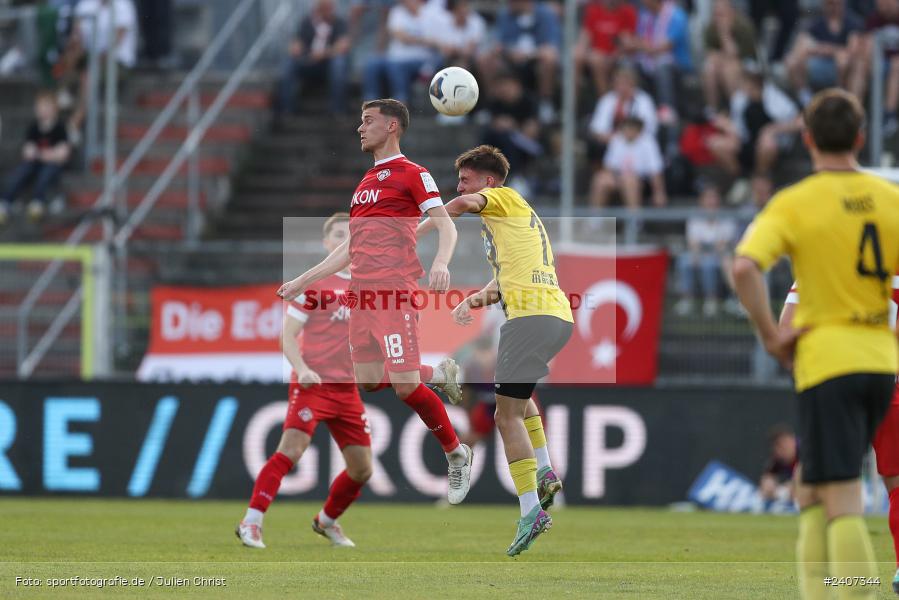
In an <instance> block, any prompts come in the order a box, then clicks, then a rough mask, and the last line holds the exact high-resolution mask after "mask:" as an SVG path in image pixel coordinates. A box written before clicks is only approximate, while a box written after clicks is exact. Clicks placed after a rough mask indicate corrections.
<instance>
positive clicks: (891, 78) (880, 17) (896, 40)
mask: <svg viewBox="0 0 899 600" xmlns="http://www.w3.org/2000/svg"><path fill="white" fill-rule="evenodd" d="M865 31H866V32H867V34H866V35H865V37H864V40H863V42H862V49H861V51H860V53H859V57H860V60H859V62H858V65H857V66H856V68H854V69H852V71H853V75H854V77H853V81H852V84H851V89H852V91H853V92H854V93H855V94H856V95H857V96H858V97H859V98H863V97H864V93H865V89H866V88H867V84H868V78H869V77H871V57H872V56H873V54H874V39H873V37H874V35H880V36H881V40H882V42H883V51H884V62H885V63H886V66H887V69H886V73H887V82H886V98H885V100H884V112H885V115H884V117H885V118H884V126H883V129H884V134H885V135H887V136H892V135H894V134H895V133H896V132H897V131H899V120H897V116H896V111H897V109H899V0H877V4H876V9H875V11H874V12H873V13H872V14H870V15H868V18H867V19H866V21H865Z"/></svg>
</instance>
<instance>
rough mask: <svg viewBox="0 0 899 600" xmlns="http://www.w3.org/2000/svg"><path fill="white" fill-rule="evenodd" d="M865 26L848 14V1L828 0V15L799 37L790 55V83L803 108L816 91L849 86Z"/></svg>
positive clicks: (825, 0)
mask: <svg viewBox="0 0 899 600" xmlns="http://www.w3.org/2000/svg"><path fill="white" fill-rule="evenodd" d="M863 27H864V24H863V23H862V22H861V20H860V19H858V18H856V17H855V16H854V15H852V14H851V13H849V12H847V11H846V3H845V0H824V12H823V14H821V15H820V16H818V17H816V18H815V19H813V20H812V21H811V22H810V23H809V25H808V28H807V29H806V30H805V31H803V32H801V33H800V34H799V35H798V37H797V38H796V43H795V44H794V45H793V49H792V50H791V51H790V53H789V55H788V56H787V60H786V65H787V72H788V73H789V76H790V83H791V85H792V86H793V89H795V90H796V91H797V92H798V94H799V100H800V102H801V103H802V105H803V106H805V105H806V104H808V103H809V101H810V100H811V98H812V91H813V90H814V91H817V90H822V89H824V88H828V87H832V86H840V87H848V86H849V69H850V67H851V66H852V64H853V63H854V62H855V61H856V60H857V57H858V55H859V49H860V47H861V41H862V38H861V32H862V29H863Z"/></svg>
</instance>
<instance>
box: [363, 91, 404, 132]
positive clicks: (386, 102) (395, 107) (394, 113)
mask: <svg viewBox="0 0 899 600" xmlns="http://www.w3.org/2000/svg"><path fill="white" fill-rule="evenodd" d="M369 108H377V109H378V110H380V111H381V114H382V115H386V116H388V117H394V118H395V119H396V120H397V121H399V124H400V129H401V130H402V131H403V132H405V131H406V130H407V129H409V109H408V108H406V105H405V104H403V103H402V102H400V101H399V100H394V99H393V98H381V99H379V100H369V101H368V102H363V103H362V110H363V111H365V110H368V109H369Z"/></svg>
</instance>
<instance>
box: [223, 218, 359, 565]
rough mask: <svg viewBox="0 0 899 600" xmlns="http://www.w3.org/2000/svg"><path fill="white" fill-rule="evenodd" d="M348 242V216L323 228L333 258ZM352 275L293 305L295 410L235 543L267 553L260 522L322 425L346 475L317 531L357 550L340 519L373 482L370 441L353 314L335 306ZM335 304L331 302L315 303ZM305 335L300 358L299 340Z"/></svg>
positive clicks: (291, 407) (286, 336)
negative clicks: (352, 336)
mask: <svg viewBox="0 0 899 600" xmlns="http://www.w3.org/2000/svg"><path fill="white" fill-rule="evenodd" d="M348 236H349V215H348V214H346V213H337V214H335V215H333V216H332V217H331V218H329V219H328V220H327V221H326V222H325V224H324V246H325V249H327V250H328V251H329V252H331V251H333V250H334V248H336V247H337V246H339V245H340V244H341V243H342V242H343V241H344V240H346V239H347V237H348ZM349 277H350V275H349V273H347V272H338V273H335V274H333V275H329V276H328V277H325V278H323V279H321V280H320V281H318V282H317V284H316V285H315V286H314V287H312V286H310V288H309V289H308V293H309V297H310V301H308V302H307V299H306V298H305V297H302V296H301V297H300V298H298V299H297V300H296V301H294V302H291V303H290V305H289V307H288V309H287V314H286V315H285V317H284V328H283V332H282V341H281V347H282V348H283V350H284V355H285V356H286V357H287V359H288V361H289V362H290V364H291V365H292V366H293V371H292V372H291V375H290V390H289V399H290V402H289V404H288V407H287V418H286V419H285V421H284V428H283V433H282V434H281V441H280V442H279V443H278V449H277V450H276V451H275V453H274V454H273V455H272V456H271V458H269V459H268V462H266V463H265V466H264V467H262V470H261V471H260V472H259V475H258V476H257V477H256V484H255V486H254V488H253V496H252V498H251V499H250V506H249V508H248V509H247V512H246V515H245V516H244V519H243V521H241V522H240V524H239V525H238V526H237V537H239V538H240V540H241V541H242V542H243V543H244V545H246V546H249V547H251V548H265V544H264V543H263V542H262V518H263V516H264V514H265V511H266V510H267V509H268V507H269V505H270V504H271V503H272V500H274V498H275V494H277V493H278V488H279V487H280V486H281V480H282V479H283V478H284V476H285V475H287V473H288V472H290V470H291V469H292V468H293V466H294V465H295V464H296V463H297V462H298V461H299V460H300V457H302V456H303V453H304V452H305V451H306V448H308V447H309V443H310V442H311V440H312V435H313V434H314V433H315V428H316V425H317V424H318V422H319V421H322V422H324V423H325V424H326V425H327V426H328V429H329V430H330V432H331V435H332V436H333V437H334V440H335V441H336V442H337V445H338V446H339V447H340V449H341V451H342V452H343V457H344V460H345V461H346V469H345V470H344V471H342V472H341V473H340V474H339V475H338V476H337V477H336V478H335V479H334V482H333V483H332V484H331V489H330V492H329V494H328V499H327V501H326V502H325V505H324V507H323V508H322V510H321V511H320V512H319V513H318V515H316V516H315V518H314V519H313V522H312V528H313V529H314V530H315V532H316V533H319V534H321V535H323V536H325V537H327V538H328V539H330V540H331V542H332V544H334V545H335V546H354V544H353V542H352V541H351V540H350V539H349V538H348V537H346V536H345V535H344V534H343V530H342V529H341V527H340V525H339V524H338V523H337V518H338V517H340V515H341V514H343V512H344V511H345V510H346V509H347V507H349V505H350V504H352V502H353V501H354V500H355V499H356V498H357V497H358V496H359V493H360V491H361V489H362V486H363V485H365V482H366V481H368V479H369V477H371V469H372V466H371V437H370V435H369V427H368V420H367V419H366V417H365V408H364V407H363V405H362V399H361V398H360V397H359V390H358V388H357V387H356V384H355V382H354V381H353V364H352V362H351V361H350V355H349V352H347V350H348V348H347V337H348V335H349V314H350V310H349V308H347V306H345V305H344V304H341V303H340V302H338V301H337V299H338V298H339V297H340V295H341V294H343V293H344V291H345V290H346V288H347V285H348V283H349ZM313 298H314V299H321V300H324V299H325V298H330V299H331V302H330V303H328V302H324V301H312V299H313ZM300 332H303V341H302V344H303V346H302V352H301V351H300V346H299V344H297V343H296V342H297V337H298V336H299V335H300Z"/></svg>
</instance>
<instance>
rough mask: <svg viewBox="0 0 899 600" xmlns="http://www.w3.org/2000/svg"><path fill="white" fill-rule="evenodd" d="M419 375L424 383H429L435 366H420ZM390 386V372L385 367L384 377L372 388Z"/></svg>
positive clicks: (377, 388) (378, 388)
mask: <svg viewBox="0 0 899 600" xmlns="http://www.w3.org/2000/svg"><path fill="white" fill-rule="evenodd" d="M418 376H419V379H421V382H422V383H427V382H429V381H431V378H432V377H433V376H434V367H432V366H430V365H422V366H421V367H419V368H418ZM389 387H390V374H389V373H388V372H387V369H384V377H382V378H381V382H380V383H379V384H378V385H377V387H375V389H373V390H371V391H373V392H377V391H378V390H383V389H384V388H389Z"/></svg>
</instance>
